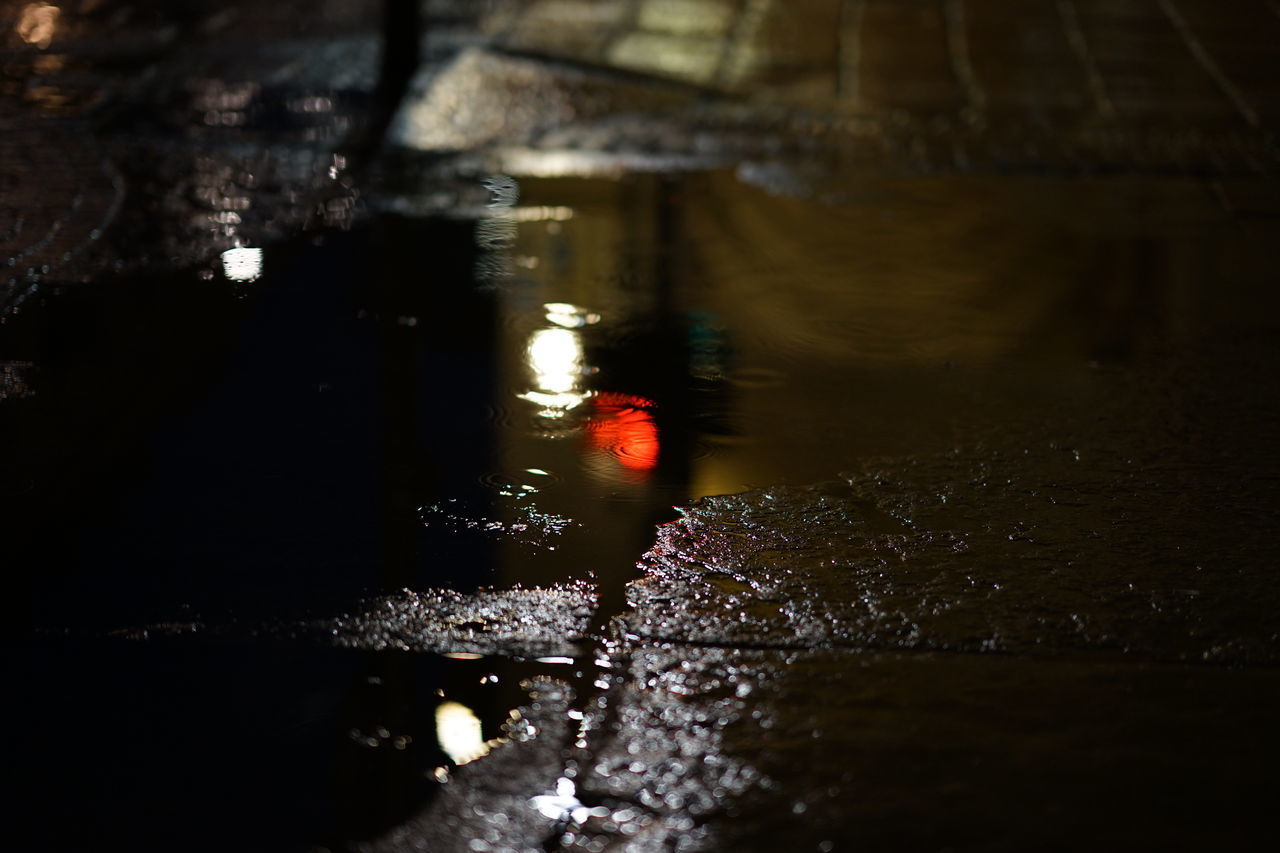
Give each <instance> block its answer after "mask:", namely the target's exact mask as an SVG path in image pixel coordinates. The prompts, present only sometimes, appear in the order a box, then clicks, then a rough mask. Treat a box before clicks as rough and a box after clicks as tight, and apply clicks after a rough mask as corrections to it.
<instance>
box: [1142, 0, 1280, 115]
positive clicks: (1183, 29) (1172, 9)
mask: <svg viewBox="0 0 1280 853" xmlns="http://www.w3.org/2000/svg"><path fill="white" fill-rule="evenodd" d="M1158 2H1159V4H1160V9H1161V11H1163V12H1164V14H1165V17H1167V18H1168V19H1169V22H1170V23H1171V24H1173V28H1174V29H1175V30H1177V31H1178V35H1179V36H1181V37H1182V41H1183V42H1184V43H1185V44H1186V46H1187V50H1189V51H1190V52H1191V55H1192V56H1193V57H1195V60H1196V62H1197V63H1199V65H1200V67H1201V68H1202V69H1203V70H1204V72H1205V73H1206V74H1208V75H1209V77H1210V79H1212V80H1213V82H1214V83H1215V84H1217V86H1218V88H1219V89H1220V90H1221V91H1222V94H1223V95H1225V96H1226V98H1227V100H1229V101H1230V102H1231V104H1232V106H1234V107H1235V108H1236V111H1237V112H1239V113H1240V115H1241V117H1242V118H1244V120H1245V121H1246V122H1248V123H1249V124H1250V125H1251V126H1252V127H1261V126H1262V122H1261V120H1260V119H1259V118H1258V112H1257V110H1255V109H1254V108H1253V107H1252V106H1251V105H1250V104H1249V102H1248V101H1247V100H1246V99H1245V96H1244V93H1243V92H1241V91H1240V89H1239V88H1237V87H1236V84H1235V83H1233V82H1231V78H1230V77H1228V76H1227V74H1226V72H1225V71H1223V70H1222V67H1221V66H1219V65H1218V63H1217V62H1215V61H1214V59H1213V57H1212V56H1210V55H1209V50H1208V49H1207V48H1206V47H1205V46H1204V42H1202V41H1201V40H1200V39H1199V38H1197V37H1196V34H1195V31H1193V30H1192V29H1191V25H1190V24H1189V23H1188V22H1187V19H1186V18H1185V17H1184V16H1183V14H1182V12H1181V10H1179V9H1178V7H1177V6H1175V5H1174V3H1173V0H1158ZM1272 8H1273V9H1275V8H1276V7H1275V6H1274V5H1273V6H1272Z"/></svg>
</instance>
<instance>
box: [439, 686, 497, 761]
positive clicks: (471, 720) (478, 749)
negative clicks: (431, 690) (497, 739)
mask: <svg viewBox="0 0 1280 853" xmlns="http://www.w3.org/2000/svg"><path fill="white" fill-rule="evenodd" d="M436 740H437V741H439V742H440V748H441V749H442V750H444V754H445V755H447V756H449V758H450V760H452V761H453V763H454V764H456V765H458V766H459V767H461V766H462V765H463V764H466V763H468V762H470V761H475V760H476V759H477V758H482V757H484V756H485V755H488V754H489V744H488V743H487V742H486V741H485V739H484V735H483V733H482V732H481V729H480V718H479V717H477V716H476V715H475V712H473V711H472V710H471V709H470V708H468V707H467V706H466V705H463V704H462V703H460V702H442V703H440V705H439V706H438V707H437V708H436Z"/></svg>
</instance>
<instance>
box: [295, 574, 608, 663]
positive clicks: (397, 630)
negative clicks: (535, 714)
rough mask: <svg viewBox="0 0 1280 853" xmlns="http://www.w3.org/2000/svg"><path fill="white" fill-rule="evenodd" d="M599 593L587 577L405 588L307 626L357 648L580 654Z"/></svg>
mask: <svg viewBox="0 0 1280 853" xmlns="http://www.w3.org/2000/svg"><path fill="white" fill-rule="evenodd" d="M595 599H596V596H595V593H594V590H593V589H592V588H591V587H590V586H588V585H586V584H579V585H577V586H562V587H556V588H552V589H508V590H481V591H479V592H474V593H471V594H465V595H464V594H462V593H458V592H454V591H453V590H447V589H445V590H423V591H417V592H415V591H406V592H405V593H404V594H402V595H398V596H387V597H385V598H380V599H376V600H373V601H368V602H365V603H364V604H363V606H362V607H361V609H360V610H359V611H357V612H356V613H353V614H350V615H345V616H341V617H339V618H337V619H333V620H331V621H321V622H318V623H315V624H314V625H310V626H307V627H308V628H310V629H312V630H313V631H314V636H315V637H316V638H317V639H319V638H322V637H323V638H325V639H326V640H327V641H329V642H332V643H334V644H336V645H339V646H344V647H349V648H357V649H372V650H375V651H381V650H399V651H417V652H422V651H429V652H449V653H464V654H485V655H493V654H504V655H514V656H517V657H530V658H537V657H552V656H557V657H574V656H575V655H577V654H579V653H580V649H579V647H578V644H579V643H581V642H582V641H583V640H584V639H585V638H586V636H587V633H588V628H589V627H590V621H591V616H592V614H593V613H594V612H595ZM330 638H331V639H330Z"/></svg>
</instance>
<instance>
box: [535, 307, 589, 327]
mask: <svg viewBox="0 0 1280 853" xmlns="http://www.w3.org/2000/svg"><path fill="white" fill-rule="evenodd" d="M542 307H543V308H544V309H546V312H547V322H550V323H555V324H556V325H557V326H560V327H562V328H565V329H580V328H582V327H583V326H592V325H595V324H596V323H599V322H600V315H599V314H597V313H595V312H594V311H588V310H587V309H586V308H580V307H579V306H577V305H572V304H570V303H568V302H548V303H547V304H545V305H543V306H542Z"/></svg>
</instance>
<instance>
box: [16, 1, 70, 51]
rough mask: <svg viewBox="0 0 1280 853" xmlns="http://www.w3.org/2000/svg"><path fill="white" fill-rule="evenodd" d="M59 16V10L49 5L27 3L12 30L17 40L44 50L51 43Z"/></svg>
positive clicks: (60, 11)
mask: <svg viewBox="0 0 1280 853" xmlns="http://www.w3.org/2000/svg"><path fill="white" fill-rule="evenodd" d="M61 14H62V10H61V9H59V8H58V7H57V6H54V5H51V4H49V3H28V4H27V5H26V6H25V7H23V9H22V12H21V13H19V15H18V25H17V26H16V27H14V30H15V31H16V32H17V33H18V38H20V39H22V40H23V41H25V42H26V43H27V44H32V45H35V46H36V47H38V48H40V49H41V50H44V49H45V48H47V47H48V46H49V45H50V44H52V43H53V33H54V31H55V30H56V29H57V28H58V16H59V15H61Z"/></svg>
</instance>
